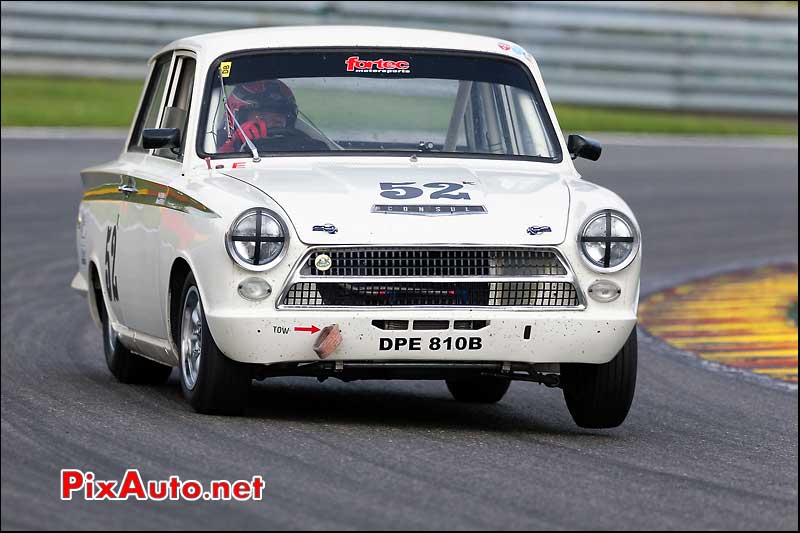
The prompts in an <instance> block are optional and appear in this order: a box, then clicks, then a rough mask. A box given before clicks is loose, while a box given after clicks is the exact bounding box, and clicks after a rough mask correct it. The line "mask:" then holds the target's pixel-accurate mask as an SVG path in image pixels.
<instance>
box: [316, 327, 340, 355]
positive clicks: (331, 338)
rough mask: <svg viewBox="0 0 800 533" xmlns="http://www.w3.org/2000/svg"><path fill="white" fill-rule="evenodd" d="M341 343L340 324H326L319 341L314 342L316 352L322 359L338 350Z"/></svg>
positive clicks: (318, 338)
mask: <svg viewBox="0 0 800 533" xmlns="http://www.w3.org/2000/svg"><path fill="white" fill-rule="evenodd" d="M341 343H342V332H341V331H339V324H331V325H330V326H325V327H324V328H322V332H320V334H319V336H318V337H317V341H316V342H315V343H314V353H316V354H317V357H319V358H320V359H326V358H327V357H329V356H330V355H331V354H332V353H333V352H335V351H336V349H337V348H338V347H339V345H340V344H341Z"/></svg>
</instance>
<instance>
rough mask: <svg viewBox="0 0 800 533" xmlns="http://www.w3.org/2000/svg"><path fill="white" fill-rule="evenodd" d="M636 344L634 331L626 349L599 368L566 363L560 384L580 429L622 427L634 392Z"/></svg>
mask: <svg viewBox="0 0 800 533" xmlns="http://www.w3.org/2000/svg"><path fill="white" fill-rule="evenodd" d="M637 357H638V343H637V340H636V328H635V327H634V328H633V331H632V332H631V334H630V336H629V337H628V340H627V341H625V345H624V346H623V347H622V349H621V350H620V351H619V352H618V353H617V355H616V356H615V357H614V359H612V360H611V361H609V362H608V363H605V364H602V365H595V364H586V363H565V364H562V365H561V383H562V384H563V387H564V399H565V400H566V401H567V408H568V409H569V412H570V414H571V415H572V419H573V420H575V423H576V424H578V425H579V426H580V427H582V428H592V429H604V428H614V427H617V426H619V425H620V424H622V422H623V421H624V420H625V417H626V416H628V411H629V410H630V408H631V402H632V401H633V393H634V390H635V388H636V360H637Z"/></svg>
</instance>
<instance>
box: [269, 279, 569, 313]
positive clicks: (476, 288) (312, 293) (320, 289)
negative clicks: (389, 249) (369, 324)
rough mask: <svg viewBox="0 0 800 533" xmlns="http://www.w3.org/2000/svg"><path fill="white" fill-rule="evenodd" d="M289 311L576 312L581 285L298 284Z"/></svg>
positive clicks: (292, 290) (288, 301) (291, 290)
mask: <svg viewBox="0 0 800 533" xmlns="http://www.w3.org/2000/svg"><path fill="white" fill-rule="evenodd" d="M282 303H283V305H286V306H303V307H315V306H326V307H327V306H332V307H384V306H386V307H389V306H398V305H399V306H415V307H426V306H431V307H447V306H469V307H484V306H487V307H493V306H515V307H576V306H578V305H579V301H578V294H577V291H576V290H575V286H574V285H573V284H572V283H569V282H561V281H521V282H516V281H515V282H451V283H447V282H442V283H435V282H434V283H412V282H409V283H336V282H298V283H295V284H293V285H292V286H291V287H290V288H289V290H288V291H287V293H286V295H285V296H284V298H283V302H282Z"/></svg>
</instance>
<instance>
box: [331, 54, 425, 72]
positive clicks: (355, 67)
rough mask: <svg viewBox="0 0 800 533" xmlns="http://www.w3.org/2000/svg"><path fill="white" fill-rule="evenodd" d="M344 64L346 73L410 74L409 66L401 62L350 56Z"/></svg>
mask: <svg viewBox="0 0 800 533" xmlns="http://www.w3.org/2000/svg"><path fill="white" fill-rule="evenodd" d="M344 64H345V65H347V72H372V73H381V74H408V73H410V72H411V64H410V63H409V62H408V61H403V60H399V61H397V60H391V59H361V58H360V57H358V56H350V57H348V58H347V61H345V62H344Z"/></svg>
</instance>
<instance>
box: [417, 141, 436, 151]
mask: <svg viewBox="0 0 800 533" xmlns="http://www.w3.org/2000/svg"><path fill="white" fill-rule="evenodd" d="M434 148H436V145H435V144H433V143H432V142H431V141H420V142H419V144H418V145H417V149H418V150H419V151H420V152H433V149H434Z"/></svg>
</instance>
